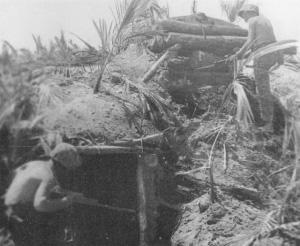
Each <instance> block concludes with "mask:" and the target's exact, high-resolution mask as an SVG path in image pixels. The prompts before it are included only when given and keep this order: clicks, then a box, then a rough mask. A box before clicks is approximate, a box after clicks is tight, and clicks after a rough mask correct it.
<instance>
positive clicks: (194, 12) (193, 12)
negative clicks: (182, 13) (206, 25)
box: [191, 0, 197, 15]
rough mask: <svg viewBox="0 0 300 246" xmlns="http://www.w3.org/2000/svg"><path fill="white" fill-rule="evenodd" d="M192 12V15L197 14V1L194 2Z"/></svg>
mask: <svg viewBox="0 0 300 246" xmlns="http://www.w3.org/2000/svg"><path fill="white" fill-rule="evenodd" d="M191 12H192V15H194V14H196V13H197V0H193V3H192V8H191Z"/></svg>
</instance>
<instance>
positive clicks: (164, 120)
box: [123, 77, 181, 131]
mask: <svg viewBox="0 0 300 246" xmlns="http://www.w3.org/2000/svg"><path fill="white" fill-rule="evenodd" d="M123 78H124V80H125V81H126V83H128V84H129V85H130V86H132V87H134V88H136V89H137V90H138V91H139V94H140V99H141V102H142V110H143V113H144V114H149V116H150V118H151V120H152V121H153V123H154V124H155V126H156V127H157V128H158V129H159V130H161V131H163V130H165V129H166V128H168V127H170V126H175V127H179V126H181V123H180V122H179V121H178V119H177V118H176V116H175V115H174V110H173V109H172V107H171V105H169V103H168V102H166V100H165V99H164V98H162V97H161V96H160V95H159V94H157V93H154V92H152V91H150V90H149V89H147V88H145V87H143V86H141V85H140V84H137V83H134V82H132V81H131V80H129V79H128V78H126V77H123Z"/></svg>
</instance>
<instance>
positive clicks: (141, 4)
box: [94, 0, 153, 93]
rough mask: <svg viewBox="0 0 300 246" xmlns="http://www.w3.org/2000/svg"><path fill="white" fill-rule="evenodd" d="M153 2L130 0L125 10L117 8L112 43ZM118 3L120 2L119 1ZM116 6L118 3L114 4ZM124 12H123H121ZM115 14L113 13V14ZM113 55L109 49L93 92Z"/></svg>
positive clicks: (116, 40) (96, 89) (150, 0)
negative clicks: (114, 34)
mask: <svg viewBox="0 0 300 246" xmlns="http://www.w3.org/2000/svg"><path fill="white" fill-rule="evenodd" d="M123 3H124V6H126V5H127V1H126V0H125V2H123ZM152 3H153V0H131V2H130V3H129V4H128V6H126V11H125V12H124V10H125V9H124V8H121V7H120V9H119V8H117V9H116V11H117V13H118V15H117V16H118V19H117V18H116V17H115V19H116V22H117V23H118V27H117V31H116V36H115V41H114V45H115V44H116V42H118V38H119V36H120V34H121V32H122V31H123V30H124V28H125V27H126V26H127V25H129V24H130V23H132V22H133V21H134V19H135V18H136V17H138V16H140V15H141V14H142V13H144V12H145V11H146V10H147V8H148V7H149V6H151V4H152ZM119 4H120V3H119ZM116 6H118V5H116ZM123 12H124V14H123ZM114 16H115V15H114ZM112 56H113V49H111V50H110V52H109V54H108V56H107V58H106V60H105V62H104V64H103V66H102V68H101V71H100V75H99V77H98V79H97V82H96V84H95V87H94V93H97V92H98V90H99V85H100V82H101V80H102V76H103V73H104V71H105V68H106V66H107V64H108V63H109V62H110V60H111V57H112Z"/></svg>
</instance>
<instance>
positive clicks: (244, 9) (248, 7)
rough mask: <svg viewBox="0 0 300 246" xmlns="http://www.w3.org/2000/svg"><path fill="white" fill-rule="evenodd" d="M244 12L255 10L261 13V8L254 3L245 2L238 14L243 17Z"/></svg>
mask: <svg viewBox="0 0 300 246" xmlns="http://www.w3.org/2000/svg"><path fill="white" fill-rule="evenodd" d="M244 12H255V13H256V14H258V15H259V9H258V7H257V6H256V5H254V4H245V5H244V6H243V7H241V9H240V11H239V12H238V16H240V17H242V15H243V13H244Z"/></svg>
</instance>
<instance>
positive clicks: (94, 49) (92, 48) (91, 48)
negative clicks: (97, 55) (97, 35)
mask: <svg viewBox="0 0 300 246" xmlns="http://www.w3.org/2000/svg"><path fill="white" fill-rule="evenodd" d="M71 34H73V35H74V36H75V37H77V38H78V39H79V40H80V41H81V42H83V43H84V44H85V45H86V46H87V47H88V48H89V50H91V51H94V52H97V50H96V48H94V47H93V46H92V45H90V44H89V43H88V42H86V41H84V40H83V39H82V38H81V37H79V36H77V35H76V34H75V33H71Z"/></svg>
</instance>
